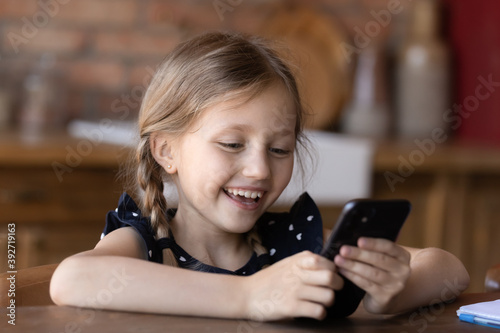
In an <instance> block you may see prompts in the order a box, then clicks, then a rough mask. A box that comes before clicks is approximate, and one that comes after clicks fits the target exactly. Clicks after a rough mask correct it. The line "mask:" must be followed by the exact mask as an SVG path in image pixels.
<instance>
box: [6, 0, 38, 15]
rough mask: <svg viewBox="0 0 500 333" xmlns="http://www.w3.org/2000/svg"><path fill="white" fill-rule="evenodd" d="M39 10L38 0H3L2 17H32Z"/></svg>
mask: <svg viewBox="0 0 500 333" xmlns="http://www.w3.org/2000/svg"><path fill="white" fill-rule="evenodd" d="M37 10H38V6H37V3H36V0H1V1H0V17H1V18H21V17H23V16H27V17H31V16H32V15H33V14H34V13H35V12H36V11H37Z"/></svg>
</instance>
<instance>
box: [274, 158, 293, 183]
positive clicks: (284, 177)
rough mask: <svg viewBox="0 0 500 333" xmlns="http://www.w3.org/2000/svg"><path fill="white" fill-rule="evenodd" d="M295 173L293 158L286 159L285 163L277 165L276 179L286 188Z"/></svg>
mask: <svg viewBox="0 0 500 333" xmlns="http://www.w3.org/2000/svg"><path fill="white" fill-rule="evenodd" d="M292 173H293V158H292V159H291V160H290V161H284V162H283V163H280V164H278V165H277V166H276V167H275V171H274V174H275V179H276V182H277V183H278V184H279V185H280V186H281V187H283V188H285V187H286V186H287V185H288V183H289V182H290V179H291V178H292Z"/></svg>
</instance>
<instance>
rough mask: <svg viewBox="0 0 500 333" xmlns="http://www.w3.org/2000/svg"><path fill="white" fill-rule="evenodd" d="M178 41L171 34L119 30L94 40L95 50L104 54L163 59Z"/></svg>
mask: <svg viewBox="0 0 500 333" xmlns="http://www.w3.org/2000/svg"><path fill="white" fill-rule="evenodd" d="M179 40H180V39H179V36H178V35H177V34H174V33H173V32H171V33H164V34H159V33H148V31H129V30H125V31H124V30H121V31H120V32H104V33H99V34H98V35H97V36H96V38H95V49H96V51H97V52H98V53H104V54H122V55H124V56H154V57H164V56H165V55H166V54H167V53H168V52H170V51H171V50H172V49H173V48H174V47H175V45H177V44H178V43H179Z"/></svg>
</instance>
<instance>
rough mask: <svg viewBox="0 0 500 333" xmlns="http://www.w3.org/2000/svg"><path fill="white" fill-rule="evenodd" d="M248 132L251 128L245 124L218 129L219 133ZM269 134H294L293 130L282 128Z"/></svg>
mask: <svg viewBox="0 0 500 333" xmlns="http://www.w3.org/2000/svg"><path fill="white" fill-rule="evenodd" d="M249 130H251V126H249V125H247V124H234V125H231V126H229V127H224V128H220V131H221V132H226V131H239V132H246V131H249ZM271 133H273V134H278V135H283V136H286V135H293V134H294V133H295V129H294V130H289V129H286V128H282V129H280V130H277V131H271Z"/></svg>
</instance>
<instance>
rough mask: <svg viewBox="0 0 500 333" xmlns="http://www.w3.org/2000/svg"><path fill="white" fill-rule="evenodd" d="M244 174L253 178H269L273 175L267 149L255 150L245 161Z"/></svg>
mask: <svg viewBox="0 0 500 333" xmlns="http://www.w3.org/2000/svg"><path fill="white" fill-rule="evenodd" d="M243 163H244V164H243V167H242V174H243V176H245V177H248V178H253V179H258V180H262V179H268V178H269V177H270V176H271V168H270V165H269V156H268V154H267V150H264V149H262V150H260V149H259V150H254V151H251V152H249V153H248V156H247V157H246V158H245V159H244V161H243Z"/></svg>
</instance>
